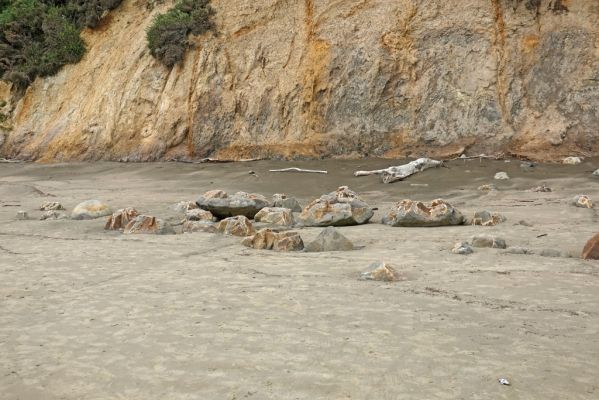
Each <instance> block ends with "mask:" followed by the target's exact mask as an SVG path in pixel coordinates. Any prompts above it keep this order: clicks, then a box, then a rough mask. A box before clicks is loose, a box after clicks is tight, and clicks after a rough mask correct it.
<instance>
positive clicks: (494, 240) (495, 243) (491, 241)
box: [470, 235, 507, 249]
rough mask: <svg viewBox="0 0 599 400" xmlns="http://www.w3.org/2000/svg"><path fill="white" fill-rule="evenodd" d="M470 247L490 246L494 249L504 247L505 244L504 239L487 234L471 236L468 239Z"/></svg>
mask: <svg viewBox="0 0 599 400" xmlns="http://www.w3.org/2000/svg"><path fill="white" fill-rule="evenodd" d="M470 243H471V244H472V247H491V248H494V249H505V248H506V247H507V246H506V244H505V240H503V239H501V238H498V237H495V236H488V235H479V236H473V237H472V238H471V239H470Z"/></svg>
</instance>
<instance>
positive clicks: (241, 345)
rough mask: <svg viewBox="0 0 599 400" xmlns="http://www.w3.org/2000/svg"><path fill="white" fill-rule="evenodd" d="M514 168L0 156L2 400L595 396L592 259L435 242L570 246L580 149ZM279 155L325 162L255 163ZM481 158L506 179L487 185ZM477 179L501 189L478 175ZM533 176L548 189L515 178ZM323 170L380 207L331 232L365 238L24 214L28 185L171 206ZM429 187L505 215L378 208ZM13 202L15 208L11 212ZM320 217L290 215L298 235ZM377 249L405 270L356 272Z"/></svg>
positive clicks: (597, 266)
mask: <svg viewBox="0 0 599 400" xmlns="http://www.w3.org/2000/svg"><path fill="white" fill-rule="evenodd" d="M519 164H520V163H519V162H517V161H512V162H511V163H504V162H503V161H501V162H499V161H497V162H496V161H483V162H482V163H481V162H479V161H478V160H475V161H469V162H463V161H455V162H452V163H449V167H450V168H441V169H435V170H428V171H425V172H422V173H420V174H418V175H416V176H413V177H411V178H409V179H407V180H405V181H403V182H398V183H394V184H390V185H384V184H382V183H380V181H379V179H378V178H377V177H374V176H372V177H361V178H355V177H353V176H352V172H353V171H354V170H356V169H374V168H381V167H386V166H388V165H390V164H389V161H385V160H363V161H311V162H298V163H284V162H272V161H269V162H254V163H235V164H218V165H204V164H203V165H190V164H168V163H156V164H118V163H93V164H57V165H34V164H20V165H13V164H0V399H2V400H14V399H36V400H37V399H128V400H129V399H131V400H133V399H140V400H141V399H144V400H148V399H177V400H178V399H227V400H232V399H246V398H247V399H599V262H598V261H583V260H581V259H580V258H564V257H560V258H551V257H542V256H539V255H515V254H504V253H503V252H502V251H501V250H496V249H475V253H474V254H472V255H469V256H461V255H455V254H452V253H451V251H450V249H451V248H452V247H453V245H454V243H455V242H456V241H461V240H467V239H469V238H470V236H472V235H474V234H492V235H497V236H500V237H503V238H504V239H505V240H506V241H507V243H508V246H523V247H528V248H530V249H533V250H535V251H536V252H537V253H538V251H539V250H541V249H558V250H561V251H563V252H566V253H571V254H572V255H574V256H576V257H578V256H579V254H580V250H581V249H582V246H583V245H584V243H585V242H586V240H587V239H588V238H590V237H591V236H592V235H593V234H595V233H597V232H598V231H599V224H598V222H599V219H598V218H597V212H596V211H595V210H589V209H581V208H576V207H573V206H572V205H570V204H569V203H570V201H571V199H572V198H573V197H574V195H576V194H587V195H589V196H590V197H591V198H593V199H595V200H596V201H597V202H598V203H599V179H597V178H593V177H592V176H591V172H592V171H593V170H594V169H596V168H597V167H599V162H598V161H597V160H591V161H587V162H585V163H584V164H582V165H579V166H557V165H554V166H540V167H538V168H537V169H536V170H535V171H532V172H524V171H523V170H522V169H521V168H520V167H519ZM289 166H299V167H302V168H316V169H327V170H329V171H330V173H329V174H328V175H317V174H284V173H283V174H274V173H269V172H268V169H270V168H285V167H289ZM250 170H253V171H255V172H256V174H257V177H255V176H253V175H250V174H248V172H249V171H250ZM497 171H507V172H508V174H510V176H512V179H510V180H509V181H493V175H494V173H495V172H497ZM486 183H494V184H496V185H497V186H498V188H499V190H498V191H497V192H494V193H490V194H483V193H481V192H479V191H478V190H477V189H476V188H477V187H478V186H479V185H482V184H486ZM541 183H545V184H547V185H548V186H550V187H552V188H553V192H550V193H534V192H530V191H527V190H528V189H530V188H532V187H534V186H538V185H540V184H541ZM412 184H417V185H418V186H413V185H412ZM423 184H428V186H422V185H423ZM340 185H349V186H350V187H351V188H352V189H353V190H356V191H358V192H359V193H360V194H361V195H362V197H363V198H364V199H365V200H366V201H367V202H368V203H369V204H370V205H371V206H374V207H378V208H379V210H378V211H376V213H375V216H374V218H373V220H372V222H371V223H370V224H368V225H363V226H355V227H346V228H340V231H341V232H342V233H343V234H344V235H346V236H347V237H348V238H349V239H351V240H352V241H354V243H356V244H357V245H360V246H363V247H361V248H360V249H358V250H354V251H351V252H335V253H333V252H331V253H277V252H271V251H259V250H253V249H248V248H245V247H243V246H241V245H240V244H239V242H240V239H239V238H234V237H227V236H222V235H215V234H208V233H194V234H181V235H169V236H154V235H122V234H120V233H116V232H107V231H104V230H103V224H104V220H103V219H100V220H93V221H72V220H56V221H53V220H50V221H39V220H37V218H39V215H40V214H41V212H40V211H36V209H37V208H39V206H40V205H41V203H42V202H44V201H46V200H51V201H60V202H61V203H62V204H63V205H64V206H65V207H66V208H67V210H71V209H72V208H73V207H74V206H75V205H76V204H77V203H79V202H80V201H83V200H87V199H92V198H98V199H101V200H104V201H106V202H108V203H109V204H111V205H112V206H113V207H114V208H115V209H116V208H120V207H126V206H131V207H135V208H137V209H138V210H140V211H142V212H144V213H148V214H151V215H155V216H158V217H164V218H166V219H169V220H171V221H176V220H177V219H181V216H180V215H178V214H177V213H176V212H175V211H174V210H172V209H171V208H170V206H172V205H173V204H174V203H176V202H178V201H180V200H195V198H196V197H197V196H198V195H200V194H201V193H203V192H204V191H206V190H209V189H224V190H227V191H231V192H232V191H236V190H244V191H250V192H258V193H262V194H265V195H268V196H270V195H272V194H273V193H277V192H284V193H288V194H291V195H295V196H297V197H298V199H299V200H300V202H301V203H302V204H306V203H307V202H308V201H309V200H311V199H313V198H314V197H317V196H319V195H320V194H322V193H327V192H330V191H332V190H334V189H335V188H336V187H337V186H340ZM40 192H43V193H49V194H52V195H54V196H55V197H48V196H44V195H43V193H40ZM438 197H442V198H444V199H445V200H447V201H449V202H450V203H451V204H453V205H454V206H456V207H457V208H458V209H460V210H461V211H463V212H464V213H465V214H466V215H471V214H473V213H474V211H477V210H484V209H486V210H489V211H496V212H500V213H502V214H504V215H505V216H506V217H507V221H506V222H504V223H502V224H500V225H497V226H495V227H480V226H460V227H446V228H391V227H388V226H384V225H381V224H379V223H378V222H379V221H380V218H381V217H382V215H383V213H384V212H385V211H386V210H388V209H389V208H390V207H391V206H392V205H393V203H395V202H397V201H399V200H401V199H403V198H411V199H414V200H427V201H428V200H432V199H434V198H438ZM18 210H25V211H27V212H28V213H29V215H30V216H31V218H33V219H31V220H27V221H19V220H17V219H16V218H15V214H16V212H17V211H18ZM520 220H525V221H527V222H529V223H531V224H532V226H524V225H519V224H517V222H518V221H520ZM320 231H321V229H320V228H305V229H300V230H299V232H300V233H301V235H302V237H303V238H304V241H305V242H308V241H309V240H310V239H312V238H314V237H315V236H316V235H317V234H318V233H319V232H320ZM543 234H546V235H545V236H540V235H543ZM538 236H540V237H538ZM379 260H384V261H386V262H388V263H390V264H391V265H393V266H394V267H395V268H396V269H397V270H399V271H402V272H403V273H405V274H406V275H407V276H408V277H409V280H407V281H403V282H397V283H381V282H364V281H359V280H357V278H358V276H359V274H360V272H361V271H363V270H364V269H366V267H367V266H368V265H369V264H370V263H372V262H374V261H379ZM501 377H505V378H507V379H509V380H510V382H511V383H512V385H511V386H509V387H508V386H502V385H500V384H499V383H498V381H497V380H498V378H501Z"/></svg>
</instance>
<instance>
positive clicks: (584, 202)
mask: <svg viewBox="0 0 599 400" xmlns="http://www.w3.org/2000/svg"><path fill="white" fill-rule="evenodd" d="M572 204H573V205H575V206H576V207H581V208H593V202H592V201H591V199H590V198H589V196H587V195H584V194H579V195H577V196H575V197H574V199H573V200H572Z"/></svg>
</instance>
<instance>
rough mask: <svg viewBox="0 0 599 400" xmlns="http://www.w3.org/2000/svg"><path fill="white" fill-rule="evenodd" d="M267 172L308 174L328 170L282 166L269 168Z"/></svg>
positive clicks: (322, 172)
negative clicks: (281, 167) (280, 167)
mask: <svg viewBox="0 0 599 400" xmlns="http://www.w3.org/2000/svg"><path fill="white" fill-rule="evenodd" d="M268 171H269V172H306V173H309V174H328V173H329V172H328V171H322V170H318V169H302V168H296V167H293V168H283V169H269V170H268Z"/></svg>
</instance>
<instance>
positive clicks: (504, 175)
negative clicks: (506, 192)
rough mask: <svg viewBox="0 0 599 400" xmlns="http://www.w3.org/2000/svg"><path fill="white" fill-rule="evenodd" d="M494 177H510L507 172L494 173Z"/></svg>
mask: <svg viewBox="0 0 599 400" xmlns="http://www.w3.org/2000/svg"><path fill="white" fill-rule="evenodd" d="M494 178H495V179H497V180H507V179H510V177H509V175H508V174H507V172H498V173H496V174H495V177H494Z"/></svg>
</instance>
